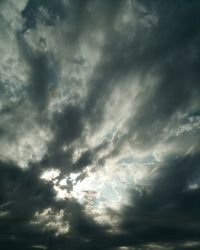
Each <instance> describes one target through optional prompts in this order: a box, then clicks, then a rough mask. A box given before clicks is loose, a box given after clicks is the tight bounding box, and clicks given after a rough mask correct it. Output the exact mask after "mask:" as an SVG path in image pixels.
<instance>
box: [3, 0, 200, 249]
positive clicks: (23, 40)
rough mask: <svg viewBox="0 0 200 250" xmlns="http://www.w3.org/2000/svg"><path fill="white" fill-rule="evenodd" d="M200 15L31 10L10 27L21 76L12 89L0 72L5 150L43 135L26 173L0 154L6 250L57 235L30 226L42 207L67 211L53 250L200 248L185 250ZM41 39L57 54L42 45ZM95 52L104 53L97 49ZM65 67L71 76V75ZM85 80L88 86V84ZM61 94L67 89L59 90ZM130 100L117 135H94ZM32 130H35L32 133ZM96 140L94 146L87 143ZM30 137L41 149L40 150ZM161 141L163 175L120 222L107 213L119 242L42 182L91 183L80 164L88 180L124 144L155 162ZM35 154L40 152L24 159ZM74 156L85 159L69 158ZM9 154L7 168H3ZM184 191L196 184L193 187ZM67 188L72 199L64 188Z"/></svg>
mask: <svg viewBox="0 0 200 250" xmlns="http://www.w3.org/2000/svg"><path fill="white" fill-rule="evenodd" d="M3 2H4V1H1V3H3ZM42 13H43V14H42ZM199 14H200V4H199V1H195V0H191V1H179V0H175V1H171V0H170V1H164V2H163V1H158V0H155V1H152V0H150V1H144V0H142V1H137V0H135V1H112V0H109V1H104V0H103V1H98V0H97V1H88V0H87V1H78V0H77V1H64V0H63V1H46V0H43V1H42V0H37V1H31V0H29V1H27V4H26V6H25V7H24V9H23V10H21V13H20V12H19V18H20V20H21V22H22V23H21V24H20V25H21V26H22V27H21V26H20V25H17V28H16V30H14V28H13V29H10V30H9V32H11V34H12V37H13V41H14V43H15V46H16V48H17V50H18V51H17V53H19V61H20V63H22V64H23V66H24V67H25V69H26V70H24V71H20V73H19V72H18V71H16V72H14V73H15V74H16V75H18V74H22V73H21V72H25V73H24V74H27V77H24V78H23V77H21V78H20V80H19V85H20V87H19V85H18V84H16V82H15V81H16V79H18V78H19V77H17V76H14V77H13V75H12V76H10V78H12V79H11V80H12V84H10V85H9V82H8V81H7V80H5V79H4V77H3V76H2V75H0V78H1V79H0V82H1V83H2V87H1V88H0V89H1V91H2V93H3V94H1V95H0V98H3V99H2V100H3V101H2V104H1V107H0V108H1V109H0V115H1V122H0V139H1V147H2V148H3V149H4V148H6V149H7V148H8V151H9V150H11V149H12V146H13V145H14V146H15V148H16V149H17V150H19V151H20V147H21V144H23V143H24V141H28V142H29V141H30V140H31V139H30V138H29V137H28V138H25V135H26V134H31V133H36V132H35V131H37V133H38V134H35V135H32V137H31V138H33V137H34V138H35V141H36V142H35V144H34V143H33V144H34V145H32V148H31V149H30V150H29V151H27V153H26V154H27V155H26V156H27V158H28V160H26V161H27V169H22V168H20V167H22V166H18V162H17V160H16V159H17V157H11V153H10V154H9V155H8V156H7V154H6V153H7V152H6V150H4V151H1V152H3V154H4V155H3V156H2V155H1V158H2V159H1V163H0V169H1V176H0V189H1V195H0V200H1V203H0V220H1V224H0V243H1V246H2V249H3V250H4V249H13V248H14V246H15V248H16V249H35V248H34V245H35V246H40V245H42V246H44V245H45V244H46V241H47V240H48V238H49V236H50V235H55V234H56V229H55V228H53V229H52V228H49V229H48V230H47V229H46V227H47V226H46V224H45V223H46V221H45V222H44V221H43V222H41V223H39V224H37V225H36V224H35V225H33V224H31V221H32V220H34V219H35V217H34V216H35V213H36V212H38V213H42V211H44V210H45V209H47V208H51V209H52V211H53V212H54V213H56V212H59V211H61V210H63V211H64V215H63V216H64V217H63V222H68V223H69V228H70V229H69V233H68V234H65V235H58V236H54V237H53V242H54V245H55V248H56V247H57V249H61V250H62V249H66V248H67V249H99V250H101V249H105V250H106V249H120V248H119V247H123V246H124V247H125V246H127V247H132V248H133V249H138V250H139V249H153V248H152V246H151V245H153V244H157V246H164V247H165V246H166V249H167V247H171V249H176V250H177V249H197V248H198V247H196V246H195V244H194V245H191V246H189V245H187V244H186V243H187V242H198V240H199V230H200V228H199V225H198V224H199V218H198V217H199V208H200V203H199V198H198V197H199V192H200V191H199V187H198V185H199V182H198V181H199V170H200V169H199V162H200V158H199V142H198V139H199V123H198V117H199V111H200V102H199V95H200V87H199V86H200V85H199V79H200V75H199V65H200V60H199V41H200V28H199V16H200V15H199ZM16 15H17V14H16ZM130 16H131V17H130ZM12 22H16V20H15V19H14V21H12V19H11V21H10V23H11V24H12V25H13V23H12ZM2 25H5V24H2ZM12 25H11V26H12ZM6 27H7V26H6ZM12 27H15V25H13V26H12ZM6 29H7V28H3V29H2V30H3V31H5V30H6ZM36 31H38V34H39V35H38V34H37V37H34V36H33V37H31V38H30V37H29V39H30V40H29V39H28V38H27V37H28V34H36V33H34V32H36ZM93 33H94V35H93V36H92V35H91V34H93ZM9 34H10V33H9ZM41 34H42V35H41ZM43 35H44V37H45V35H46V36H47V38H43ZM10 36H11V35H10ZM40 36H41V37H40ZM55 36H58V40H59V44H58V43H56V41H57V39H55ZM95 36H96V37H97V38H96V40H95V39H94V41H92V42H91V44H93V46H94V47H95V46H96V47H95V48H96V50H97V51H95V52H98V53H97V54H98V56H97V55H96V54H95V55H92V53H93V50H94V48H93V50H92V49H91V50H90V48H89V52H88V51H87V49H88V48H85V43H89V42H90V41H89V40H90V39H92V38H94V37H95ZM98 36H99V37H98ZM56 38H57V37H56ZM101 38H102V41H101ZM6 39H8V38H6ZM9 39H10V38H9ZM31 39H32V40H31ZM37 39H39V43H36V40H37ZM45 39H46V40H45ZM48 42H49V43H50V44H51V43H52V44H53V45H52V44H51V46H49V45H48V46H47V43H48ZM32 43H33V44H34V43H35V44H34V46H35V47H34V46H33V45H32ZM98 43H99V44H101V45H98V46H97V44H98ZM36 44H37V45H38V44H39V47H38V48H37V46H36ZM81 46H82V47H81ZM14 52H15V51H14ZM84 53H86V54H87V53H89V57H90V53H91V58H90V59H91V62H92V63H94V65H93V64H92V63H91V64H87V57H86V56H85V57H84ZM79 54H80V55H79ZM96 57H98V59H96ZM95 60H96V61H95ZM13 61H15V60H14V59H13ZM93 61H94V62H93ZM5 62H6V63H7V64H6V65H7V68H8V69H9V65H10V63H11V65H14V64H12V56H11V59H10V58H9V60H7V61H6V59H5ZM65 64H66V65H65ZM20 65H21V64H20ZM74 65H75V66H74ZM88 65H89V66H88ZM91 65H93V68H92V69H91V67H92V66H91ZM69 66H72V67H74V68H75V69H74V72H73V74H72V76H71V75H70V73H71V72H70V69H71V68H70V67H69ZM76 66H77V69H76ZM4 67H5V65H4ZM80 69H81V70H82V71H79V70H80ZM83 69H84V70H83ZM87 71H88V72H90V73H89V77H88V76H87V77H86V76H85V75H86V73H87ZM1 72H3V71H1ZM66 72H67V73H66ZM80 72H81V73H80ZM14 73H13V74H14ZM65 73H66V74H67V76H65ZM68 74H69V75H70V76H68ZM79 74H80V75H79ZM84 77H85V78H84ZM127 78H129V79H130V81H127V80H126V79H127ZM136 78H137V79H139V80H138V82H137V83H136V82H135V79H136ZM21 79H22V80H21ZM23 81H24V82H23ZM26 81H27V82H26ZM25 82H26V83H25ZM74 82H75V83H76V84H75V85H76V86H75V88H76V90H77V92H76V93H75V94H74V95H72V97H71V96H70V94H69V92H70V91H71V88H74V85H73V84H74ZM8 85H9V91H8V92H9V93H8V94H7V92H6V91H7V89H8V87H6V86H8ZM135 87H137V88H138V94H137V95H136V97H135V96H134V97H132V96H131V94H129V95H128V94H127V99H126V98H124V100H123V103H121V105H119V110H114V109H113V110H114V111H113V110H112V109H111V111H110V112H116V114H109V113H108V110H107V109H108V108H109V107H108V106H112V103H111V102H110V99H111V97H112V95H114V93H115V91H118V92H119V93H123V94H124V93H126V92H129V91H131V90H134V89H135ZM62 88H66V89H64V90H63V92H62V91H60V89H62ZM59 91H60V92H61V93H62V95H61V94H60V92H59ZM80 91H82V92H83V93H82V92H81V94H82V96H83V97H81V98H80V97H79V95H81V94H80ZM16 92H17V94H16ZM72 92H73V91H72ZM13 93H15V96H14V94H13ZM77 93H78V94H77ZM69 96H70V97H69ZM62 98H63V99H62ZM73 98H74V99H76V100H75V101H74V102H73V100H72V99H73ZM128 98H129V99H131V100H128ZM61 99H62V100H61ZM79 99H80V101H79ZM116 99H117V97H116ZM128 101H130V102H131V103H132V102H133V101H135V102H134V104H133V105H132V106H131V107H128V108H127V109H126V111H124V110H123V112H125V114H123V115H124V117H125V122H124V123H123V124H122V126H121V128H120V129H119V130H118V128H117V125H118V124H115V126H116V131H115V133H113V138H112V139H110V140H106V136H105V135H103V136H102V137H101V138H100V137H98V136H96V134H98V132H99V131H100V130H101V129H102V128H104V126H106V125H105V124H106V122H107V120H106V119H109V118H110V117H108V115H113V116H114V117H117V118H118V117H120V115H121V114H120V112H121V109H120V106H123V105H124V104H126V102H128ZM52 103H53V104H52ZM135 103H136V104H137V105H135ZM53 105H54V106H53ZM52 106H53V108H52ZM113 116H112V117H113ZM110 119H111V120H112V119H113V118H110ZM111 122H112V121H111ZM32 126H33V127H37V129H36V130H34V129H33V130H31V129H30V128H32ZM105 129H106V128H105ZM109 129H110V128H109ZM44 131H45V132H47V131H50V132H49V134H51V138H50V135H48V136H49V138H48V139H44V138H45V136H43V137H42V136H40V135H41V134H42V135H43V133H44ZM106 133H109V131H106ZM95 136H96V138H95V140H93V141H95V143H96V144H95V145H94V143H93V144H92V143H91V141H92V140H90V138H92V137H95ZM24 138H25V139H24ZM37 138H42V139H41V140H44V141H43V142H44V145H45V149H43V148H42V147H41V144H42V143H43V142H41V141H40V140H39V139H37ZM99 138H100V139H99ZM92 139H93V138H92ZM20 140H21V144H20V143H19V141H20ZM45 140H46V141H45ZM160 144H163V145H165V146H168V148H169V149H168V152H167V156H168V158H167V157H165V158H164V162H163V159H162V160H161V161H160V162H157V164H158V165H159V167H158V169H157V171H156V173H154V174H155V175H153V174H152V175H151V176H150V177H149V180H148V181H149V182H148V185H147V186H145V185H144V186H142V185H141V186H140V185H138V186H134V183H133V188H132V189H131V191H130V195H131V201H130V202H131V204H130V206H125V205H124V206H123V208H122V209H121V210H120V211H118V213H116V212H115V211H112V210H109V209H108V210H107V211H108V214H109V216H111V215H112V213H113V215H115V216H118V218H119V221H120V225H119V226H118V231H117V230H116V231H117V232H116V233H112V230H111V229H112V226H107V225H106V226H102V225H101V224H99V223H97V222H96V221H95V218H92V215H88V214H87V212H86V208H85V205H84V204H82V205H80V204H79V203H78V202H77V200H76V199H75V198H72V199H68V198H66V199H65V200H57V199H56V192H55V190H54V188H53V183H51V182H44V181H43V180H41V179H40V176H41V174H42V173H43V171H44V170H48V169H49V168H51V167H54V168H58V169H60V171H61V173H60V176H58V177H56V178H57V180H61V179H62V178H63V177H66V175H69V174H70V173H79V174H80V175H79V176H78V177H77V179H76V184H77V183H78V182H79V181H82V180H83V179H84V178H85V177H87V173H86V172H85V168H86V167H88V166H92V167H93V168H92V169H91V173H93V174H95V171H98V169H99V168H100V167H104V166H105V165H106V161H107V160H112V159H113V158H114V157H118V156H119V155H120V153H121V150H122V149H124V148H126V146H127V145H128V146H129V147H130V148H131V149H132V150H133V152H135V151H134V150H136V151H139V152H140V153H143V152H145V151H151V154H153V151H154V148H155V147H156V146H158V145H160ZM23 145H24V144H23ZM27 145H29V144H28V143H27ZM42 145H43V144H42ZM27 147H28V146H27ZM24 148H25V146H24ZM38 148H39V149H40V151H41V152H39V153H38V151H36V152H37V153H33V154H31V153H30V152H31V150H32V151H34V149H38ZM17 150H16V151H17ZM78 150H80V152H81V153H80V155H79V157H78V158H77V159H76V160H74V159H73V155H74V153H75V152H76V151H78ZM103 150H105V153H104V154H103V153H102V152H103ZM10 152H13V151H12V150H11V151H10ZM14 153H16V152H14ZM40 153H41V155H40V157H38V158H37V155H38V154H40ZM1 154H2V153H1ZM16 154H17V153H16ZM29 154H30V155H29ZM5 156H6V157H5ZM9 157H10V161H12V162H13V163H8V162H9V159H8V158H9ZM23 157H25V156H24V155H23ZM23 157H22V158H23ZM36 158H37V159H36ZM135 158H137V156H136V157H135ZM118 160H119V159H118ZM118 162H120V160H119V161H118ZM141 162H142V161H141ZM122 167H124V166H122ZM92 171H93V172H92ZM114 175H115V173H113V176H114ZM102 181H103V180H102ZM191 184H198V185H196V186H195V188H193V189H192V188H189V185H191ZM66 185H67V188H68V189H70V190H73V183H72V182H70V180H68V183H67V184H66ZM111 217H112V216H111ZM47 221H48V219H47ZM52 222H53V219H52ZM108 224H109V223H108ZM184 244H185V245H184ZM158 249H159V247H158ZM160 249H162V248H161V247H160Z"/></svg>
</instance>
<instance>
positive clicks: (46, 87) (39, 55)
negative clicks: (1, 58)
mask: <svg viewBox="0 0 200 250" xmlns="http://www.w3.org/2000/svg"><path fill="white" fill-rule="evenodd" d="M17 38H18V45H19V49H20V51H21V54H22V58H23V60H24V61H25V62H26V63H27V65H28V67H29V70H30V74H29V75H30V79H29V81H30V84H29V87H28V89H27V90H28V93H29V95H30V98H31V99H32V101H33V107H34V106H35V107H36V108H38V110H39V112H42V111H43V110H44V109H45V107H46V105H47V102H48V97H49V94H50V91H51V90H52V89H53V88H54V87H55V86H56V83H57V74H58V71H59V69H58V65H57V63H56V62H55V60H54V58H53V56H52V55H51V54H50V53H45V52H36V51H34V50H33V49H32V48H31V47H30V46H29V44H27V42H26V41H25V40H24V38H23V36H22V34H20V33H19V34H18V35H17ZM40 45H41V44H40Z"/></svg>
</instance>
